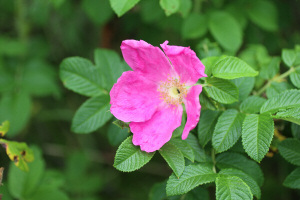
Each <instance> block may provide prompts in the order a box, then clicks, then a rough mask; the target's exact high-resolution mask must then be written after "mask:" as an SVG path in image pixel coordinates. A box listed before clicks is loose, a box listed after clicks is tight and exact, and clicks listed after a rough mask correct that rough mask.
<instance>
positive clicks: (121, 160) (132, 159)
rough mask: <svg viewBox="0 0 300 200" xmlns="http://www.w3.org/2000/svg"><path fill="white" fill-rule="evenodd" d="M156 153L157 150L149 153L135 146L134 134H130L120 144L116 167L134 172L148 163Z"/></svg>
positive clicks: (115, 162)
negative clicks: (133, 141) (133, 142)
mask: <svg viewBox="0 0 300 200" xmlns="http://www.w3.org/2000/svg"><path fill="white" fill-rule="evenodd" d="M154 154H155V152H152V153H147V152H145V151H141V149H140V148H139V147H138V146H134V145H133V144H132V136H130V137H128V138H127V139H126V140H124V142H122V144H121V145H120V146H119V148H118V150H117V153H116V156H115V161H114V167H115V168H116V169H118V170H120V171H123V172H132V171H135V170H138V169H140V168H141V167H143V166H144V165H145V164H146V163H148V162H149V161H150V160H151V158H152V157H153V156H154Z"/></svg>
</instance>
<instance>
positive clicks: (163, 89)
mask: <svg viewBox="0 0 300 200" xmlns="http://www.w3.org/2000/svg"><path fill="white" fill-rule="evenodd" d="M158 91H159V92H160V99H162V100H163V101H164V102H166V103H167V104H168V105H173V106H175V105H179V104H182V103H183V98H185V97H186V95H187V89H186V86H185V84H184V83H180V81H179V79H171V78H168V80H167V81H166V82H162V83H161V84H160V85H159V88H158Z"/></svg>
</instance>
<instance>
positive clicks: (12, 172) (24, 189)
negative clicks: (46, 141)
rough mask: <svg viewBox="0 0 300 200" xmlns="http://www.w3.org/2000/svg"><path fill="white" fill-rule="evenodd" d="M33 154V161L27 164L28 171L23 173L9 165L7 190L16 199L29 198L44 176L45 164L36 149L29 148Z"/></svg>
mask: <svg viewBox="0 0 300 200" xmlns="http://www.w3.org/2000/svg"><path fill="white" fill-rule="evenodd" d="M31 149H32V150H33V153H34V161H33V162H31V163H28V166H29V171H28V172H24V171H21V170H20V169H19V168H17V167H16V166H15V165H14V164H12V163H11V165H10V167H9V173H8V189H9V192H10V194H11V195H12V196H13V197H14V198H16V199H24V197H27V196H31V195H32V194H33V193H34V192H35V190H36V189H37V188H38V187H39V185H40V181H41V179H42V176H43V174H44V170H45V162H44V160H43V159H42V157H41V152H40V150H39V149H37V148H31Z"/></svg>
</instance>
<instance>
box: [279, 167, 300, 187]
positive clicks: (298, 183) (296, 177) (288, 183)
mask: <svg viewBox="0 0 300 200" xmlns="http://www.w3.org/2000/svg"><path fill="white" fill-rule="evenodd" d="M283 185H284V186H285V187H288V188H292V189H300V167H298V168H296V169H295V170H294V171H292V173H290V174H289V175H288V176H287V177H286V179H285V180H284V182H283Z"/></svg>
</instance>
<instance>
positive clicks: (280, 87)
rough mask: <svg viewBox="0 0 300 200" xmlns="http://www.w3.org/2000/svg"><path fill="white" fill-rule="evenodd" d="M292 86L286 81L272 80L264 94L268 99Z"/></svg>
mask: <svg viewBox="0 0 300 200" xmlns="http://www.w3.org/2000/svg"><path fill="white" fill-rule="evenodd" d="M292 88H293V86H292V85H290V84H289V83H287V82H280V83H277V82H272V83H271V85H270V86H269V87H268V88H267V91H266V94H267V97H268V98H269V99H270V98H272V97H275V96H277V95H279V94H280V93H282V92H284V91H285V90H288V89H292Z"/></svg>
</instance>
